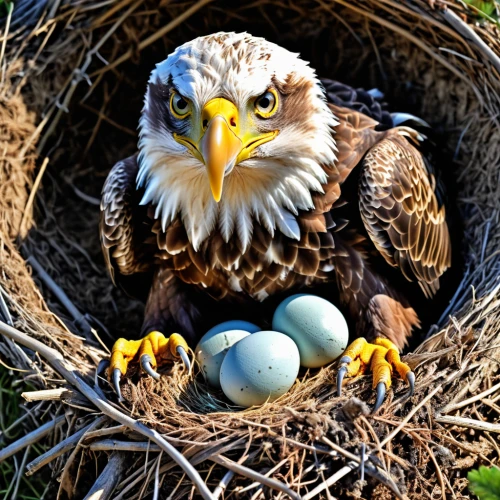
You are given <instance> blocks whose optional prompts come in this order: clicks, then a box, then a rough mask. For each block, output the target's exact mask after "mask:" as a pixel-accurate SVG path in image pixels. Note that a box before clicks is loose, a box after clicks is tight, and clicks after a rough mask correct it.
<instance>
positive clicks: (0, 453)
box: [0, 415, 65, 462]
mask: <svg viewBox="0 0 500 500" xmlns="http://www.w3.org/2000/svg"><path fill="white" fill-rule="evenodd" d="M64 420H65V417H64V415H61V416H60V417H57V418H56V419H54V420H51V421H50V422H47V423H46V424H43V425H42V426H41V427H39V428H38V429H35V430H34V431H32V432H30V433H29V434H26V436H23V437H22V438H21V439H18V440H17V441H16V442H14V443H12V444H9V446H7V447H5V448H4V449H3V450H0V462H3V461H4V460H5V459H6V458H9V457H10V456H12V455H14V453H17V452H18V451H19V450H22V449H23V448H25V447H26V446H30V445H32V444H34V443H36V442H37V441H40V439H42V438H43V437H45V436H46V435H47V434H50V433H51V432H52V431H53V430H54V429H55V428H56V427H58V426H59V425H61V424H62V423H63V422H64Z"/></svg>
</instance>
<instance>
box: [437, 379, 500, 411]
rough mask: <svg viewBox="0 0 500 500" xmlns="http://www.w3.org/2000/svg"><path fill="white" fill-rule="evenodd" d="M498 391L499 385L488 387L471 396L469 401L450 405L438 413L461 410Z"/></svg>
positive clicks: (465, 400)
mask: <svg viewBox="0 0 500 500" xmlns="http://www.w3.org/2000/svg"><path fill="white" fill-rule="evenodd" d="M497 390H500V384H496V385H494V386H493V387H490V388H489V389H487V390H486V391H483V392H481V393H480V394H477V395H476V396H472V397H471V398H469V399H464V400H463V401H460V402H458V403H453V404H450V405H446V406H445V407H444V408H443V409H442V410H441V412H440V413H450V412H451V411H454V410H458V409H459V408H462V407H463V406H467V405H469V404H471V403H475V402H476V401H479V400H480V399H483V398H484V397H486V396H489V395H490V394H492V393H494V392H495V391H497Z"/></svg>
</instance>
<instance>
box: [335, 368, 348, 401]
mask: <svg viewBox="0 0 500 500" xmlns="http://www.w3.org/2000/svg"><path fill="white" fill-rule="evenodd" d="M346 373H347V366H341V367H340V368H339V372H338V373H337V396H342V381H343V380H344V377H345V374H346Z"/></svg>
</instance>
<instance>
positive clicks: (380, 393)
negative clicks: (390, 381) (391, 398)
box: [372, 382, 386, 413]
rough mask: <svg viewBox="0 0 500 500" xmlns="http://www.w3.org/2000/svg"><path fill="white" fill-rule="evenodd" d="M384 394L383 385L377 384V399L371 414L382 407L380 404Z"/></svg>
mask: <svg viewBox="0 0 500 500" xmlns="http://www.w3.org/2000/svg"><path fill="white" fill-rule="evenodd" d="M385 393H386V387H385V383H384V382H379V383H378V384H377V399H376V400H375V406H374V407H373V410H372V413H375V412H376V411H377V410H378V409H379V408H380V407H381V406H382V403H383V402H384V398H385Z"/></svg>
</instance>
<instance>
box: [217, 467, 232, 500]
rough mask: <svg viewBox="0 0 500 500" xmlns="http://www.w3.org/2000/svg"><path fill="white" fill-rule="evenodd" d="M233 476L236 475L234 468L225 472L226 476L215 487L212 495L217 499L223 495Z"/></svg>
mask: <svg viewBox="0 0 500 500" xmlns="http://www.w3.org/2000/svg"><path fill="white" fill-rule="evenodd" d="M233 477H234V472H233V471H232V470H228V471H227V472H226V473H225V474H224V477H223V478H222V479H221V480H220V482H219V484H218V485H217V488H215V490H214V492H213V493H212V495H213V496H214V498H215V499H216V500H217V499H218V498H219V497H220V496H221V495H222V493H224V491H226V488H227V487H228V485H229V483H230V482H231V480H232V479H233Z"/></svg>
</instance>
